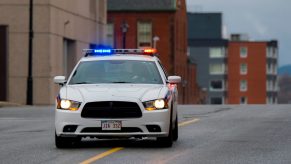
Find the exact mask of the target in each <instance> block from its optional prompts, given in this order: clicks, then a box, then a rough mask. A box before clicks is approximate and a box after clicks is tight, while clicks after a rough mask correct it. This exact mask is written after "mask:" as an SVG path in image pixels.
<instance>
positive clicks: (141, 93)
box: [61, 84, 167, 102]
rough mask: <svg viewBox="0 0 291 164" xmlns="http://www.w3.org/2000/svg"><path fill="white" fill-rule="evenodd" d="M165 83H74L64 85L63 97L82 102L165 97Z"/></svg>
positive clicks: (141, 99)
mask: <svg viewBox="0 0 291 164" xmlns="http://www.w3.org/2000/svg"><path fill="white" fill-rule="evenodd" d="M165 89H167V87H165V86H164V85H151V84H116V85H115V84H102V85H72V86H66V87H63V88H62V90H61V97H62V98H66V99H71V100H75V101H80V102H93V101H131V100H132V101H137V100H140V101H142V102H144V101H148V100H154V99H158V98H163V96H164V95H163V94H164V93H162V92H161V91H162V90H163V91H164V90H165Z"/></svg>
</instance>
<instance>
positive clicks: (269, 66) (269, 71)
mask: <svg viewBox="0 0 291 164" xmlns="http://www.w3.org/2000/svg"><path fill="white" fill-rule="evenodd" d="M273 67H274V66H273V64H272V63H268V64H267V74H272V73H273V70H274V69H273Z"/></svg>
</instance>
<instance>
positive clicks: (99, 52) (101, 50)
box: [94, 49, 111, 54]
mask: <svg viewBox="0 0 291 164" xmlns="http://www.w3.org/2000/svg"><path fill="white" fill-rule="evenodd" d="M94 53H96V54H111V49H95V50H94Z"/></svg>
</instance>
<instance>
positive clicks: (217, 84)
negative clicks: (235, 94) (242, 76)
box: [210, 80, 224, 91]
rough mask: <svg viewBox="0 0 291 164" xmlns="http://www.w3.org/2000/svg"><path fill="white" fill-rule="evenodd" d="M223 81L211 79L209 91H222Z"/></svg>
mask: <svg viewBox="0 0 291 164" xmlns="http://www.w3.org/2000/svg"><path fill="white" fill-rule="evenodd" d="M223 90H224V81H223V80H212V81H210V91H223Z"/></svg>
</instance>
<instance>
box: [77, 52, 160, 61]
mask: <svg viewBox="0 0 291 164" xmlns="http://www.w3.org/2000/svg"><path fill="white" fill-rule="evenodd" d="M98 60H141V61H157V60H158V58H157V57H156V56H149V55H140V54H114V55H104V56H100V55H96V56H87V57H82V58H81V60H80V61H81V62H82V61H98Z"/></svg>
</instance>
